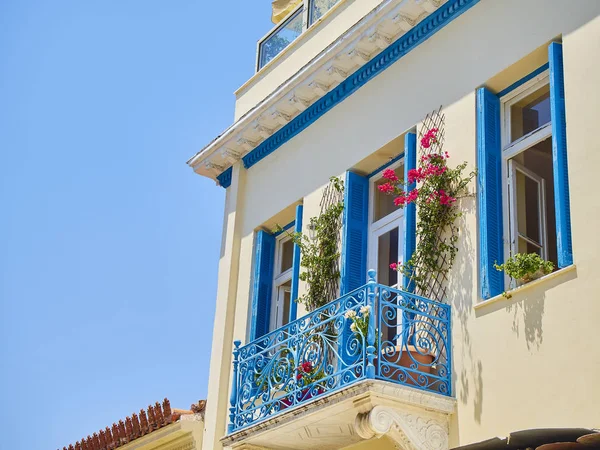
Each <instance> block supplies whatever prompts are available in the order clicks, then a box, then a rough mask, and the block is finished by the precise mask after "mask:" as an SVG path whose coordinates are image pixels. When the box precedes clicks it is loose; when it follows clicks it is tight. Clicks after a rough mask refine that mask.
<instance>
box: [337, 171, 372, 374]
mask: <svg viewBox="0 0 600 450" xmlns="http://www.w3.org/2000/svg"><path fill="white" fill-rule="evenodd" d="M368 226H369V180H368V178H366V177H362V176H360V175H358V174H356V173H353V172H347V173H346V185H345V187H344V216H343V227H342V267H341V273H342V277H341V278H342V279H341V287H340V291H341V294H342V295H345V294H348V293H349V292H351V291H353V290H354V289H357V288H359V287H361V286H363V285H364V284H366V282H367V236H368V234H367V232H368ZM350 324H351V321H350V320H346V323H345V325H344V329H343V331H342V341H341V350H340V354H341V362H342V363H343V364H344V365H345V366H346V367H348V366H350V365H353V364H356V363H357V362H358V360H357V358H360V354H357V355H354V356H351V355H350V354H349V353H348V350H349V349H348V348H349V346H350V341H351V339H352V331H351V330H350Z"/></svg>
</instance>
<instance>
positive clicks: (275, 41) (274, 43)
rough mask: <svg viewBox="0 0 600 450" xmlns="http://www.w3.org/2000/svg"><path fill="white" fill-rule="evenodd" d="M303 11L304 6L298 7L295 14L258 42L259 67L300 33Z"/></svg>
mask: <svg viewBox="0 0 600 450" xmlns="http://www.w3.org/2000/svg"><path fill="white" fill-rule="evenodd" d="M303 11H304V8H300V9H299V10H298V11H297V12H296V14H294V15H293V16H292V17H290V18H289V19H288V20H287V21H286V22H284V23H283V24H282V25H281V26H280V27H279V28H278V29H277V30H276V31H275V32H274V33H273V34H272V35H271V36H269V37H268V38H267V39H265V40H264V41H263V42H262V43H261V44H260V59H259V64H258V68H259V69H261V68H262V67H263V66H265V65H266V64H267V63H268V62H269V61H271V60H272V59H273V58H275V57H276V56H277V55H278V54H279V53H281V51H282V50H283V49H284V48H286V47H287V46H288V45H290V44H291V43H292V42H293V41H294V40H296V38H297V37H298V36H300V34H302V15H303Z"/></svg>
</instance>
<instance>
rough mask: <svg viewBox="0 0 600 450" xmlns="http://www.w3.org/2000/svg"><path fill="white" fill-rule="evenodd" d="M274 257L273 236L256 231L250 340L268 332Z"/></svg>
mask: <svg viewBox="0 0 600 450" xmlns="http://www.w3.org/2000/svg"><path fill="white" fill-rule="evenodd" d="M274 257H275V236H273V235H272V234H269V233H267V232H266V231H263V230H260V231H259V232H258V233H256V246H255V259H254V288H253V290H252V322H251V325H250V340H251V341H253V340H255V339H258V338H259V337H261V336H263V335H265V334H267V333H268V332H269V319H270V317H271V296H272V291H273V260H274Z"/></svg>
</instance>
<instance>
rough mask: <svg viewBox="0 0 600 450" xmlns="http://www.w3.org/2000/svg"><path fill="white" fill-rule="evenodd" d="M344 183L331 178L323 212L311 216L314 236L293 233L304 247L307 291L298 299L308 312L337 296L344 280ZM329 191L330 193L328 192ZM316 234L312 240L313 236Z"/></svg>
mask: <svg viewBox="0 0 600 450" xmlns="http://www.w3.org/2000/svg"><path fill="white" fill-rule="evenodd" d="M343 192H344V182H343V181H342V180H340V179H339V178H337V177H332V178H330V181H329V185H328V187H327V188H326V191H325V195H324V199H326V198H331V199H333V200H332V201H328V202H325V203H323V202H322V209H321V214H319V216H318V217H311V219H310V223H309V225H308V228H309V229H311V230H313V231H312V233H313V234H314V236H310V235H309V236H307V235H305V234H303V233H301V232H296V233H289V232H288V235H289V236H291V238H292V239H293V241H294V243H295V244H296V245H298V246H299V247H300V251H301V254H302V259H301V263H300V267H302V269H303V270H302V271H301V273H300V279H301V280H302V281H305V282H306V283H307V291H306V293H305V294H304V295H302V296H300V297H299V298H298V300H297V301H298V302H299V303H303V304H304V305H305V306H306V309H307V310H308V311H313V310H315V309H317V308H319V307H321V306H323V305H325V304H327V303H329V302H330V301H331V300H333V299H334V298H335V297H336V296H337V291H338V283H339V279H340V270H339V258H340V250H339V249H340V245H339V239H340V231H341V228H342V213H343V211H344V201H343ZM328 194H329V195H328ZM311 237H312V239H311Z"/></svg>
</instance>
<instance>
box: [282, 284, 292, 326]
mask: <svg viewBox="0 0 600 450" xmlns="http://www.w3.org/2000/svg"><path fill="white" fill-rule="evenodd" d="M291 299H292V292H291V288H289V287H288V288H286V289H285V291H284V292H283V318H282V323H281V326H283V325H286V324H287V323H289V321H290V304H291Z"/></svg>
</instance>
